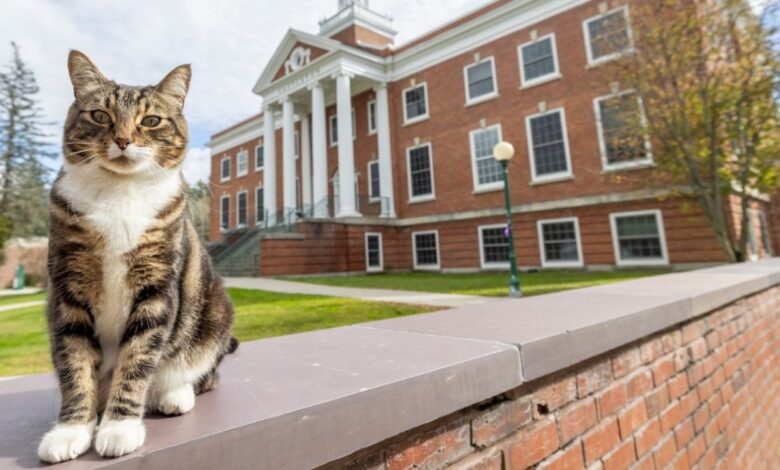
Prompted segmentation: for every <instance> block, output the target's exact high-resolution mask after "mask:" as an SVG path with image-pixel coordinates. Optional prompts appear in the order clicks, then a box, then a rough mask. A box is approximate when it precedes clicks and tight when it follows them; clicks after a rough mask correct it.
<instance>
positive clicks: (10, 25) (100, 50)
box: [0, 0, 489, 183]
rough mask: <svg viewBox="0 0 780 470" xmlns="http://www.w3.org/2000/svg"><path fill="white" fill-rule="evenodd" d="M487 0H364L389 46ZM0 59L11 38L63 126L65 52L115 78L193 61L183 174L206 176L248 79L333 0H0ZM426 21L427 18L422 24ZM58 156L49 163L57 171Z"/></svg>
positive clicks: (251, 98)
mask: <svg viewBox="0 0 780 470" xmlns="http://www.w3.org/2000/svg"><path fill="white" fill-rule="evenodd" d="M488 1H489V0H370V6H371V8H372V9H374V10H376V11H378V12H381V13H387V14H389V15H390V16H392V17H393V18H394V22H393V25H394V27H395V29H396V30H397V31H398V32H399V34H398V36H397V37H396V44H403V43H405V42H408V41H409V40H411V39H413V38H415V37H417V36H419V35H421V34H423V33H425V32H427V31H429V30H431V29H433V28H435V27H436V26H438V25H440V24H442V23H445V22H447V21H448V20H451V19H453V18H456V17H458V16H460V15H461V14H463V13H466V12H468V11H471V10H473V9H474V8H477V7H479V6H481V5H483V4H485V3H488ZM2 2H3V14H2V15H0V64H5V63H8V61H9V60H10V59H11V46H10V42H11V41H15V42H16V43H17V44H18V45H19V46H20V48H21V53H22V57H23V59H24V60H25V61H26V62H27V63H28V65H29V66H30V68H31V69H32V70H33V72H34V73H35V75H36V78H37V80H38V84H39V86H40V88H41V92H40V93H39V96H38V98H39V100H40V102H41V107H42V109H43V113H44V117H45V119H46V120H47V121H49V122H52V123H54V124H53V125H52V127H51V128H49V129H47V132H49V133H51V138H50V140H51V142H52V145H55V146H59V141H60V140H61V135H62V131H61V128H62V123H63V120H64V118H65V114H66V112H67V109H68V107H69V106H70V104H71V102H72V100H73V91H72V87H71V84H70V80H69V79H68V72H67V65H66V64H67V56H68V51H69V50H70V49H78V50H80V51H82V52H84V53H86V54H87V55H88V56H89V57H90V58H91V59H92V60H93V62H95V64H96V65H97V66H98V67H99V68H100V69H101V71H102V72H103V74H104V75H106V76H107V77H109V78H111V79H113V80H116V81H118V82H120V83H125V84H129V85H147V84H153V83H157V82H158V81H159V80H160V79H162V77H164V76H165V74H166V73H168V72H169V71H170V70H171V69H173V68H174V67H175V66H177V65H179V64H183V63H190V64H192V68H193V79H192V84H191V87H190V93H189V95H188V97H187V103H186V105H185V115H186V117H187V120H188V123H189V127H190V149H189V151H188V155H187V158H186V159H185V165H184V173H185V177H186V178H187V180H188V181H189V182H190V183H194V182H195V181H197V180H207V179H208V176H209V171H210V170H209V169H210V165H209V159H210V154H209V151H208V148H206V143H207V142H208V140H209V137H210V135H211V134H214V133H215V132H217V131H219V130H221V129H223V128H225V127H227V126H229V125H231V124H234V123H235V122H237V121H240V120H242V119H244V118H246V117H248V116H251V115H253V114H256V113H257V112H259V110H260V98H259V97H257V96H255V95H254V94H253V93H252V91H251V90H252V86H253V85H254V83H255V81H256V80H257V79H258V77H259V76H260V74H261V72H262V70H263V68H264V66H265V64H266V63H267V62H268V60H269V59H270V58H271V56H272V55H273V53H274V51H275V49H276V47H277V46H278V45H279V42H280V41H281V40H282V38H283V37H284V35H285V33H286V32H287V30H288V28H295V29H299V30H303V31H307V32H311V33H317V32H318V27H319V26H318V23H319V20H321V19H322V18H324V17H326V16H329V15H332V14H333V13H335V12H336V10H337V6H338V0H285V1H274V0H222V1H218V0H164V1H159V0H110V1H106V0H2ZM421 18H424V19H425V20H424V21H420V19H421ZM60 164H61V159H60V160H58V161H56V162H53V163H52V167H53V168H58V167H59V165H60Z"/></svg>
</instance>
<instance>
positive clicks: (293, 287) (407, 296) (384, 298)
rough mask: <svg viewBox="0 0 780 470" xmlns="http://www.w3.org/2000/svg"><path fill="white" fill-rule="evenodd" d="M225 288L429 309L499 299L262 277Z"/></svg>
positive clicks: (240, 280)
mask: <svg viewBox="0 0 780 470" xmlns="http://www.w3.org/2000/svg"><path fill="white" fill-rule="evenodd" d="M225 285H227V286H228V287H238V288H242V289H257V290H265V291H271V292H282V293H285V294H308V295H324V296H329V297H348V298H352V299H361V300H370V301H374V302H392V303H396V304H411V305H429V306H431V307H444V308H452V307H465V306H467V305H478V304H485V303H488V302H495V301H496V300H499V299H497V298H492V297H477V296H473V295H460V294H434V293H430V292H410V291H402V290H389V289H363V288H356V287H335V286H322V285H319V284H306V283H303V282H293V281H283V280H281V279H271V278H265V277H230V278H225Z"/></svg>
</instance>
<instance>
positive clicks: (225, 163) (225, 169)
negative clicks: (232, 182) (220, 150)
mask: <svg viewBox="0 0 780 470" xmlns="http://www.w3.org/2000/svg"><path fill="white" fill-rule="evenodd" d="M220 172H221V173H220V178H219V180H220V181H227V180H229V179H230V155H228V156H226V157H222V161H221V162H220Z"/></svg>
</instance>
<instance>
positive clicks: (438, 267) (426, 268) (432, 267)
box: [412, 230, 441, 271]
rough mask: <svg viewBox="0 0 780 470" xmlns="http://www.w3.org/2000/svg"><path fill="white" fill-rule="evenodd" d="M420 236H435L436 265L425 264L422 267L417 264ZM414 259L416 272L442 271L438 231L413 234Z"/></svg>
mask: <svg viewBox="0 0 780 470" xmlns="http://www.w3.org/2000/svg"><path fill="white" fill-rule="evenodd" d="M418 235H433V236H434V240H436V264H435V265H433V264H424V265H420V264H419V263H418V262H417V236H418ZM412 258H413V261H414V263H413V265H414V269H415V270H416V271H439V270H441V250H440V249H439V231H438V230H424V231H420V232H412Z"/></svg>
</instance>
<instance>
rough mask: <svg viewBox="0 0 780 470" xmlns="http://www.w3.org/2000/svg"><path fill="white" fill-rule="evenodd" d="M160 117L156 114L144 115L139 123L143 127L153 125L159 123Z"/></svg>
mask: <svg viewBox="0 0 780 470" xmlns="http://www.w3.org/2000/svg"><path fill="white" fill-rule="evenodd" d="M160 121H161V119H160V118H158V117H157V116H146V117H145V118H143V120H142V121H141V125H142V126H144V127H155V126H156V125H158V124H160Z"/></svg>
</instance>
